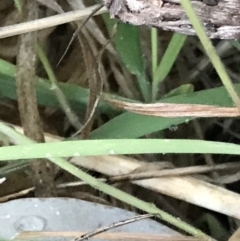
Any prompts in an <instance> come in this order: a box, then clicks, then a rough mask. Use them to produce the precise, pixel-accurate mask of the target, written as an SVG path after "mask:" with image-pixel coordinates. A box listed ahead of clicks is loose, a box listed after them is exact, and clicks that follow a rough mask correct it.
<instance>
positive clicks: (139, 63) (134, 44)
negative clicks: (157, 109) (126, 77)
mask: <svg viewBox="0 0 240 241" xmlns="http://www.w3.org/2000/svg"><path fill="white" fill-rule="evenodd" d="M103 19H104V21H105V23H106V26H107V28H108V32H109V35H111V33H112V29H113V27H114V24H115V23H116V22H115V21H114V20H112V19H110V18H109V17H108V15H106V14H105V15H104V16H103ZM113 42H114V45H115V48H116V50H117V52H118V54H119V57H120V59H121V61H122V63H123V64H124V66H125V67H126V68H127V69H128V71H129V72H130V73H131V74H133V75H135V76H136V77H137V79H138V84H139V88H140V90H141V93H142V96H143V99H144V101H145V102H149V101H150V100H151V92H150V82H149V80H148V79H147V76H146V73H145V66H144V59H143V52H142V48H141V43H140V34H139V29H138V27H136V26H133V25H129V24H125V23H118V26H117V32H116V34H115V35H114V38H113Z"/></svg>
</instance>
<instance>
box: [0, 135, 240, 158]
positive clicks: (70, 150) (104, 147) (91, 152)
mask: <svg viewBox="0 0 240 241" xmlns="http://www.w3.org/2000/svg"><path fill="white" fill-rule="evenodd" d="M153 153H164V154H167V153H175V154H176V153H178V154H179V153H181V154H228V155H240V146H239V145H236V144H232V143H224V142H213V141H202V140H171V139H161V140H158V139H138V140H134V139H127V140H126V139H125V140H115V139H110V140H80V141H64V142H51V143H41V144H25V145H20V146H7V147H1V148H0V161H6V160H19V159H35V158H51V157H70V156H100V155H113V154H116V155H119V154H123V155H126V154H153Z"/></svg>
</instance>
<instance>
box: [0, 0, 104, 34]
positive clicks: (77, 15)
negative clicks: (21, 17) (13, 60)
mask: <svg viewBox="0 0 240 241" xmlns="http://www.w3.org/2000/svg"><path fill="white" fill-rule="evenodd" d="M96 8H99V4H97V5H94V6H92V7H89V8H86V9H84V10H77V11H71V12H67V13H62V14H58V15H55V16H51V17H46V18H42V19H37V20H33V21H29V22H25V23H19V24H14V25H10V26H6V27H1V28H0V39H2V38H7V37H11V36H16V35H19V34H23V33H30V32H33V31H37V30H40V29H45V28H50V27H53V26H57V25H61V24H64V23H69V22H73V21H77V20H81V19H83V18H86V17H87V16H89V15H90V14H91V13H92V12H93V11H94V10H95V9H96ZM106 12H107V9H106V8H102V9H100V10H99V11H98V12H97V13H96V14H95V15H100V14H103V13H106Z"/></svg>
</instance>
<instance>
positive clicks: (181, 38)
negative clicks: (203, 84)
mask: <svg viewBox="0 0 240 241" xmlns="http://www.w3.org/2000/svg"><path fill="white" fill-rule="evenodd" d="M185 40H186V36H185V35H181V34H177V33H175V34H174V35H173V36H172V39H171V41H170V43H169V45H168V48H167V50H166V51H165V53H164V55H163V57H162V60H161V62H160V64H159V65H158V67H157V69H156V70H155V72H154V76H153V84H152V99H153V100H156V98H157V92H158V85H159V83H160V82H162V81H163V80H164V79H165V78H166V76H167V75H168V74H169V72H170V70H171V68H172V66H173V64H174V63H175V61H176V58H177V56H178V54H179V52H180V50H181V49H182V47H183V44H184V42H185Z"/></svg>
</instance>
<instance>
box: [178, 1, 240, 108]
mask: <svg viewBox="0 0 240 241" xmlns="http://www.w3.org/2000/svg"><path fill="white" fill-rule="evenodd" d="M180 2H181V4H182V7H183V8H184V9H185V11H186V14H187V16H188V18H189V20H190V22H191V23H192V25H193V27H194V29H195V31H196V33H197V35H198V37H199V39H200V41H201V43H202V45H203V47H204V49H205V51H206V54H207V55H208V57H209V59H210V60H211V62H212V64H213V66H214V68H215V69H216V71H217V73H218V75H219V77H220V79H221V81H222V83H223V85H224V86H225V88H226V90H227V92H228V93H229V95H230V96H231V98H232V100H233V102H234V103H235V104H236V106H237V107H238V109H239V110H240V99H239V96H238V94H237V92H236V90H235V89H234V85H233V84H232V82H231V79H230V77H229V76H228V73H227V71H226V68H225V66H224V64H223V63H222V61H221V59H220V57H219V56H218V54H217V52H216V49H215V48H214V46H213V45H212V42H211V41H210V39H209V38H208V36H207V34H206V32H205V30H204V27H203V25H202V24H201V22H200V21H199V19H198V16H197V14H196V12H195V11H194V9H193V6H192V3H191V2H190V1H189V0H180Z"/></svg>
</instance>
